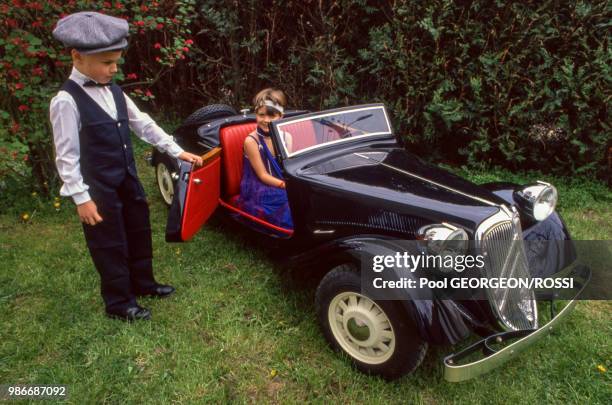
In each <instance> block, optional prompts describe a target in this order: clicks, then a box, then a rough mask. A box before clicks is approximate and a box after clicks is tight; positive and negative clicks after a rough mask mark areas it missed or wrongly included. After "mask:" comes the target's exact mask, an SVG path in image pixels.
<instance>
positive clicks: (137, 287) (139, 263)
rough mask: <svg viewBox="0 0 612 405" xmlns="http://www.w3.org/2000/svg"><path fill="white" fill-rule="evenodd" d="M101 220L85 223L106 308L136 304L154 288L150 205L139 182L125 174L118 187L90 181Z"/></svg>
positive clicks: (118, 307)
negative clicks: (92, 223) (93, 223)
mask: <svg viewBox="0 0 612 405" xmlns="http://www.w3.org/2000/svg"><path fill="white" fill-rule="evenodd" d="M89 193H90V195H91V198H92V200H93V201H94V202H95V203H96V205H97V207H98V213H99V214H100V216H101V217H102V222H101V223H99V224H97V225H93V226H92V225H87V224H83V230H84V232H85V240H86V242H87V247H88V248H89V252H90V254H91V258H92V260H93V263H94V265H95V267H96V270H98V273H99V274H100V280H101V292H102V298H103V299H104V304H105V305H106V311H108V312H121V311H123V310H125V309H126V308H129V307H131V306H134V305H136V297H135V296H136V295H137V294H141V293H145V292H148V291H150V290H151V289H152V288H153V287H155V285H156V282H155V279H154V278H153V266H152V264H153V263H152V258H153V255H152V242H151V224H150V222H149V206H148V204H147V201H146V198H145V194H144V189H143V188H142V184H140V181H139V180H138V179H137V178H135V177H133V176H132V175H130V174H129V173H128V174H126V176H125V180H123V182H122V183H121V184H120V185H119V186H118V187H116V188H115V187H110V186H108V185H105V184H103V183H100V182H96V181H89Z"/></svg>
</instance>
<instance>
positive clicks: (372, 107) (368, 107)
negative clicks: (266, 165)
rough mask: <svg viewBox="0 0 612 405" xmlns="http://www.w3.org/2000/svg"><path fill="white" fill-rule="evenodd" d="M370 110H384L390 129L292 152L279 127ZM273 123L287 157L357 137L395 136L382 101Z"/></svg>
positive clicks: (283, 153)
mask: <svg viewBox="0 0 612 405" xmlns="http://www.w3.org/2000/svg"><path fill="white" fill-rule="evenodd" d="M368 110H382V112H383V116H384V117H385V123H386V125H387V129H388V131H381V132H372V133H368V134H364V135H357V136H351V137H349V138H344V139H336V140H334V141H330V142H325V143H321V144H317V145H312V146H309V147H306V148H303V149H300V150H298V151H295V152H291V153H289V151H287V146H286V145H285V142H284V139H283V137H282V136H279V134H280V130H281V129H282V128H279V126H280V127H283V126H285V125H290V124H294V123H298V122H302V121H308V120H314V119H318V118H323V117H332V116H335V115H340V114H346V113H351V112H360V111H368ZM271 124H272V130H273V132H274V135H275V137H276V140H277V141H278V144H279V145H280V147H281V151H282V155H283V156H284V157H285V158H291V157H294V156H297V155H301V154H302V153H306V152H310V151H313V150H316V149H320V148H327V147H328V146H332V145H337V144H340V143H346V142H351V141H354V140H356V139H363V138H373V137H380V136H385V137H388V136H393V129H392V128H391V121H390V120H389V115H388V114H387V109H386V108H385V105H384V104H382V103H377V104H364V105H357V106H349V107H342V108H335V109H332V110H324V111H321V112H316V113H310V114H307V115H301V116H298V117H292V118H283V119H280V120H278V121H273V122H272V123H271Z"/></svg>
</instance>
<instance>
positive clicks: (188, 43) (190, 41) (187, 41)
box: [185, 39, 193, 45]
mask: <svg viewBox="0 0 612 405" xmlns="http://www.w3.org/2000/svg"><path fill="white" fill-rule="evenodd" d="M185 43H186V44H187V45H192V44H193V39H188V40H186V41H185Z"/></svg>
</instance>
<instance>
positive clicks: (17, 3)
mask: <svg viewBox="0 0 612 405" xmlns="http://www.w3.org/2000/svg"><path fill="white" fill-rule="evenodd" d="M13 6H15V7H17V8H21V7H22V5H21V1H20V0H13Z"/></svg>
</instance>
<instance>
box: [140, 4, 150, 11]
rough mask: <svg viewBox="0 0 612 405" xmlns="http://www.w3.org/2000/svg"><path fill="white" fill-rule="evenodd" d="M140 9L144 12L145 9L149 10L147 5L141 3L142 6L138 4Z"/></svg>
mask: <svg viewBox="0 0 612 405" xmlns="http://www.w3.org/2000/svg"><path fill="white" fill-rule="evenodd" d="M140 11H142V12H143V13H146V12H147V11H149V7H147V6H145V5H144V4H143V5H142V6H140Z"/></svg>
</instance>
